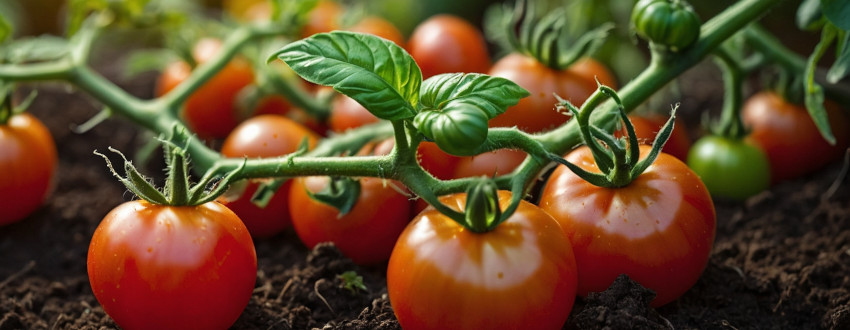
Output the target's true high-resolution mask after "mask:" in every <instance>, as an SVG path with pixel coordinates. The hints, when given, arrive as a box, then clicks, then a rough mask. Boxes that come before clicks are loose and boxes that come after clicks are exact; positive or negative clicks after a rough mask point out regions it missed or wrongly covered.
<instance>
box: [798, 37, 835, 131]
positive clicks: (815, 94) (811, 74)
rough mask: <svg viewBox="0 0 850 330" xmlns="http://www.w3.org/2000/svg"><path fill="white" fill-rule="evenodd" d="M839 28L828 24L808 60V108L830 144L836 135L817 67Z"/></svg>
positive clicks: (806, 87)
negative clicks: (825, 102) (824, 104)
mask: <svg viewBox="0 0 850 330" xmlns="http://www.w3.org/2000/svg"><path fill="white" fill-rule="evenodd" d="M837 30H838V29H837V28H836V27H835V26H834V25H831V24H827V25H826V26H825V27H824V29H823V32H822V35H821V40H820V42H818V44H817V45H816V46H815V49H814V51H813V52H812V54H811V55H810V56H809V59H808V61H806V85H805V90H806V97H805V98H806V109H807V110H808V111H809V115H810V116H811V117H812V120H813V121H814V122H815V126H817V127H818V130H819V131H820V133H821V135H822V136H823V138H824V140H826V141H827V142H829V144H832V145H834V144H835V135H833V134H832V128H831V127H830V125H829V117H827V115H826V108H824V106H823V102H824V99H825V97H824V92H823V87H821V86H820V85H819V84H818V83H817V82H815V68H816V67H817V62H818V61H819V60H820V58H821V57H822V56H823V54H824V53H825V52H826V49H827V48H829V46H830V45H831V44H832V42H833V40H834V39H835V37H836V34H837Z"/></svg>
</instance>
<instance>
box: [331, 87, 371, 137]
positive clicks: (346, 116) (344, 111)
mask: <svg viewBox="0 0 850 330" xmlns="http://www.w3.org/2000/svg"><path fill="white" fill-rule="evenodd" d="M379 120H380V119H379V118H378V117H375V115H373V114H372V113H371V112H369V110H366V108H364V107H363V106H362V105H360V103H357V101H355V100H354V99H352V98H350V97H348V96H345V95H338V96H337V97H336V98H334V100H333V103H332V104H331V115H330V116H329V117H328V126H330V129H331V130H332V131H334V132H344V131H346V130H349V129H352V128H357V127H360V126H363V125H366V124H371V123H376V122H378V121H379Z"/></svg>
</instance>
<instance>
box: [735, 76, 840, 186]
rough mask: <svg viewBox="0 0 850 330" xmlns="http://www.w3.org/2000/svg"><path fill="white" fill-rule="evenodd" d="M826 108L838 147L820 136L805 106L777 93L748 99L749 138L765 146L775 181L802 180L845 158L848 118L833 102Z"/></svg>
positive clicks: (745, 112) (744, 113)
mask: <svg viewBox="0 0 850 330" xmlns="http://www.w3.org/2000/svg"><path fill="white" fill-rule="evenodd" d="M826 108H827V114H828V115H829V122H830V124H831V127H832V133H833V134H835V138H836V141H837V143H836V144H835V145H834V146H831V145H829V143H827V142H826V140H824V139H823V137H822V136H821V135H820V132H819V131H818V129H817V127H816V126H815V124H814V122H813V121H812V118H811V117H810V116H809V114H808V112H807V111H806V108H805V107H803V106H800V105H796V104H792V103H790V102H788V101H786V100H785V99H783V98H782V97H781V96H779V95H778V94H776V93H774V92H761V93H758V94H756V95H753V96H752V97H750V98H749V99H748V100H747V102H746V103H745V104H744V107H743V109H742V113H741V117H742V119H743V120H744V124H745V125H746V126H747V127H748V128H749V129H750V130H751V133H750V135H749V136H748V137H747V139H749V140H750V141H752V142H753V143H754V144H755V145H757V146H759V147H761V149H762V150H764V153H765V154H766V155H767V158H768V159H769V160H770V173H771V181H773V182H774V183H776V182H779V181H783V180H787V179H793V178H796V177H799V176H801V175H803V174H806V173H810V172H812V171H814V170H816V169H819V168H821V167H823V166H824V165H826V164H828V163H830V162H832V161H834V160H836V159H838V158H840V157H841V155H842V154H843V152H844V150H845V149H847V146H848V141H850V127H848V126H849V125H848V122H847V117H846V116H845V115H844V113H843V112H842V111H841V110H840V109H838V108H837V107H833V106H832V105H831V104H830V103H827V107H826Z"/></svg>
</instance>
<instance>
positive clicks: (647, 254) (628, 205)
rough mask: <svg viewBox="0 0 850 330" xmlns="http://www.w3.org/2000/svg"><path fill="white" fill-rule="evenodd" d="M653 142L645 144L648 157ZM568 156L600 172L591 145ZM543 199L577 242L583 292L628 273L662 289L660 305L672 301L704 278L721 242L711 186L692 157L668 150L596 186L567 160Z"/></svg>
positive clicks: (657, 300)
mask: <svg viewBox="0 0 850 330" xmlns="http://www.w3.org/2000/svg"><path fill="white" fill-rule="evenodd" d="M649 150H650V147H649V146H645V145H644V146H641V147H640V154H641V158H643V157H645V155H646V154H647V153H648V152H649ZM565 158H566V159H567V160H568V161H570V162H572V163H573V164H576V165H578V166H579V167H581V168H583V169H585V170H587V171H591V172H595V173H599V170H598V168H597V167H596V163H595V161H594V159H593V156H592V154H591V152H590V149H589V148H587V147H586V146H584V147H581V148H579V149H576V150H574V151H573V152H571V153H570V154H568V155H567V156H566V157H565ZM539 205H540V207H541V208H542V209H543V210H545V211H546V212H548V213H549V214H551V215H552V217H554V218H555V220H557V221H558V223H560V225H561V228H562V229H563V230H564V232H565V234H566V235H567V236H568V237H569V238H570V242H572V247H573V252H574V253H575V257H576V265H577V267H578V293H579V295H581V296H586V295H587V294H588V293H589V292H601V291H604V290H605V289H607V288H608V286H610V285H611V283H613V281H614V280H615V279H616V277H617V276H618V275H620V274H626V275H628V276H629V277H630V278H632V279H633V280H635V281H636V282H638V283H640V284H641V285H643V286H644V287H646V288H649V289H651V290H653V291H655V292H656V294H657V296H656V298H655V299H654V300H653V301H652V303H651V305H652V306H655V307H657V306H661V305H664V304H667V303H669V302H671V301H673V300H676V299H677V298H678V297H680V296H681V295H682V294H684V293H685V292H686V291H687V290H688V289H689V288H690V287H691V286H693V285H694V283H696V282H697V280H698V279H699V277H700V275H701V274H702V272H703V270H704V269H705V267H706V264H707V263H708V257H709V254H710V252H711V248H712V245H713V243H714V236H715V232H716V213H715V210H714V202H713V201H712V199H711V196H710V195H709V193H708V190H707V189H706V187H705V185H704V184H703V183H702V181H700V179H699V177H698V176H697V175H696V174H695V173H694V172H693V171H691V170H690V169H689V168H688V167H687V165H685V164H684V163H682V162H681V161H680V160H678V159H676V158H675V157H673V156H670V155H668V154H665V153H660V154H659V156H658V158H657V159H656V160H655V162H654V163H653V164H652V165H650V166H649V167H648V168H647V170H646V171H645V172H644V173H643V174H641V175H640V176H638V177H637V178H636V179H635V180H634V181H633V182H631V183H630V184H629V185H627V186H624V187H620V188H601V187H597V186H594V185H592V184H590V183H588V182H587V181H585V180H583V179H581V178H580V177H578V176H576V175H575V174H574V173H573V172H572V171H570V170H569V169H568V168H567V167H566V166H560V167H558V168H557V169H555V171H554V172H553V173H552V175H551V176H550V178H549V182H548V183H547V184H546V186H545V187H544V189H543V191H542V193H541V198H540V202H539Z"/></svg>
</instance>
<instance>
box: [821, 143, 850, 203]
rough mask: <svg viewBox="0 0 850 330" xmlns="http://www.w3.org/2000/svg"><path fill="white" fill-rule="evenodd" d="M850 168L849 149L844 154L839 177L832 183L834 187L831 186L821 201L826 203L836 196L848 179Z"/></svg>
mask: <svg viewBox="0 0 850 330" xmlns="http://www.w3.org/2000/svg"><path fill="white" fill-rule="evenodd" d="M848 168H850V148H847V151H846V152H844V165H843V166H841V172H838V177H837V178H835V181H833V182H832V185H830V186H829V189H827V190H826V191H825V192H824V193H823V195H821V200H822V201H826V200H829V199H830V198H832V195H835V192H836V191H838V188H839V187H841V184H842V183H843V182H844V179H845V178H846V177H847V170H848Z"/></svg>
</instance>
